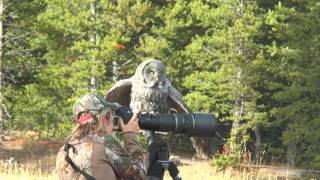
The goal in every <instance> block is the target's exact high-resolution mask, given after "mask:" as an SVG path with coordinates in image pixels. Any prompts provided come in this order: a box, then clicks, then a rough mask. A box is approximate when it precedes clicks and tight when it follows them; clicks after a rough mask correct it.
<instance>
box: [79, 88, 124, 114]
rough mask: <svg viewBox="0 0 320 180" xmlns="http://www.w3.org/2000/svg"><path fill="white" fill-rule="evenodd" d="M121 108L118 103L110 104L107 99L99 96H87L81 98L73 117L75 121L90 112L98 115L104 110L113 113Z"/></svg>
mask: <svg viewBox="0 0 320 180" xmlns="http://www.w3.org/2000/svg"><path fill="white" fill-rule="evenodd" d="M119 107H120V105H119V104H118V103H111V102H108V101H107V100H106V99H105V98H103V97H102V96H100V95H97V94H86V95H84V96H81V97H80V98H79V99H78V100H77V101H76V102H75V104H74V106H73V116H74V117H75V119H78V118H79V115H80V114H81V113H83V112H90V113H91V114H94V115H98V114H100V113H101V112H103V111H104V110H106V111H112V110H116V109H118V108H119Z"/></svg>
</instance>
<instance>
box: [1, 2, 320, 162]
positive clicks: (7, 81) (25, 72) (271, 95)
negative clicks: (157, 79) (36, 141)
mask: <svg viewBox="0 0 320 180" xmlns="http://www.w3.org/2000/svg"><path fill="white" fill-rule="evenodd" d="M97 2H98V3H95V1H89V0H69V1H65V0H31V1H26V0H19V1H18V0H12V1H4V3H5V7H6V9H5V11H4V15H3V18H2V19H3V21H4V24H5V25H4V37H5V38H3V55H2V64H1V72H2V76H3V77H2V79H3V81H2V82H3V86H2V89H1V98H2V102H3V107H5V114H6V115H7V116H5V122H6V123H5V127H6V128H12V129H20V130H34V131H37V132H41V134H42V136H50V137H53V136H54V137H64V136H65V135H66V133H68V132H69V131H70V129H71V127H72V126H73V123H74V122H73V121H72V115H71V111H72V105H73V103H74V102H75V100H76V99H77V98H78V97H79V96H80V95H82V94H84V93H87V92H90V91H94V92H99V93H102V94H103V93H104V92H106V91H107V89H108V88H110V87H111V86H112V84H113V83H114V81H115V80H118V79H122V78H128V77H130V76H131V75H132V74H133V73H134V70H135V68H136V67H137V65H138V64H139V63H140V62H141V61H143V60H145V59H146V58H160V59H161V60H163V61H164V62H165V63H166V65H167V68H168V77H169V79H170V80H171V82H172V84H173V85H174V86H175V87H177V89H178V90H179V91H180V92H182V94H183V96H184V100H185V102H186V104H187V105H188V106H189V107H190V109H191V110H192V111H202V112H210V113H212V114H214V115H215V116H216V117H218V118H219V120H220V121H232V122H234V125H235V126H234V128H233V130H232V133H231V136H230V137H229V138H228V140H227V144H228V145H230V148H231V150H232V152H230V155H229V156H225V155H217V156H218V158H217V160H215V164H216V166H217V167H223V168H224V167H226V166H227V165H234V163H235V162H236V159H235V158H234V157H238V156H239V155H241V151H243V149H246V150H248V151H251V152H253V154H254V152H255V149H256V147H255V145H257V144H259V143H258V142H257V141H258V139H257V136H256V134H255V133H256V128H257V127H259V129H261V132H260V135H261V146H260V147H261V148H260V151H266V153H265V154H266V157H265V159H266V161H268V162H272V161H274V160H276V161H279V162H289V163H290V164H292V165H298V166H304V167H312V168H319V164H320V163H319V155H318V152H319V150H320V145H319V139H320V134H319V133H318V132H319V129H320V127H319V124H320V118H319V117H320V114H319V113H318V112H320V104H319V103H318V102H320V99H319V97H320V94H319V92H320V91H319V87H320V86H319V84H320V83H319V79H320V78H319V73H318V72H319V71H320V68H319V67H320V64H319V54H320V52H319V49H320V43H319V42H320V41H319V37H320V30H319V29H320V22H319V19H320V14H319V12H320V5H319V2H318V1H316V0H309V1H307V0H300V1H296V0H286V1H270V0H269V1H267V0H257V1H251V0H247V1H239V0H229V1H223V0H210V1H209V0H192V1H190V0H188V1H186V0H177V1H144V0H134V1H129V0H122V1H97ZM241 2H242V4H241ZM173 136H174V137H173ZM167 138H168V139H167V141H168V142H170V144H171V146H173V147H178V148H175V150H178V151H185V152H193V149H192V148H191V146H192V145H191V143H190V141H188V140H187V138H183V137H179V138H176V135H170V136H168V137H167ZM139 139H140V140H139V141H141V142H143V141H144V142H145V140H144V139H143V137H139ZM216 148H217V149H215V151H216V152H219V146H216ZM255 153H258V152H255Z"/></svg>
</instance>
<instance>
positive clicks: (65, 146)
mask: <svg viewBox="0 0 320 180" xmlns="http://www.w3.org/2000/svg"><path fill="white" fill-rule="evenodd" d="M70 148H72V151H73V152H74V153H75V148H74V146H73V145H72V144H69V143H67V144H65V145H64V151H65V152H66V153H67V154H66V156H65V158H64V160H65V161H67V163H69V164H70V166H71V167H72V168H73V170H74V171H75V172H76V173H80V174H82V175H83V176H84V177H85V178H86V179H87V180H95V178H94V177H93V176H90V175H89V174H88V173H86V172H85V171H83V170H81V169H80V168H79V167H78V166H77V165H75V164H74V162H73V161H72V159H71V158H70V157H69V149H70Z"/></svg>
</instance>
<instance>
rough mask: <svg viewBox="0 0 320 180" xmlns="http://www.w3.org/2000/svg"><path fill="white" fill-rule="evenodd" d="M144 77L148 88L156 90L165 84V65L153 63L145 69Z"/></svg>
mask: <svg viewBox="0 0 320 180" xmlns="http://www.w3.org/2000/svg"><path fill="white" fill-rule="evenodd" d="M142 73H143V77H144V81H145V83H146V85H147V86H148V87H152V88H156V87H158V86H159V84H161V85H162V84H163V83H164V81H165V79H166V69H165V66H164V64H161V63H157V62H151V63H149V64H147V65H146V67H145V68H144V69H143V72H142Z"/></svg>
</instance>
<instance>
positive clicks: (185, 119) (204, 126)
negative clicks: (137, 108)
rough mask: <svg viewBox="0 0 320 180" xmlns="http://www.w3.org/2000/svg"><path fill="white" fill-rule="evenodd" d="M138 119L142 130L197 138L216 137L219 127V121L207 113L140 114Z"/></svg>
mask: <svg viewBox="0 0 320 180" xmlns="http://www.w3.org/2000/svg"><path fill="white" fill-rule="evenodd" d="M138 118H139V126H140V128H141V129H146V130H150V131H161V132H173V133H177V134H185V135H187V136H196V137H211V136H214V135H215V133H216V129H217V125H218V122H217V119H216V118H214V117H213V116H212V115H211V114H207V113H190V114H187V113H177V114H171V115H169V114H161V115H153V114H140V115H139V116H138Z"/></svg>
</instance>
